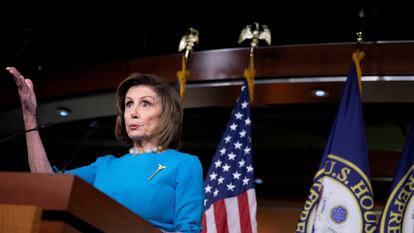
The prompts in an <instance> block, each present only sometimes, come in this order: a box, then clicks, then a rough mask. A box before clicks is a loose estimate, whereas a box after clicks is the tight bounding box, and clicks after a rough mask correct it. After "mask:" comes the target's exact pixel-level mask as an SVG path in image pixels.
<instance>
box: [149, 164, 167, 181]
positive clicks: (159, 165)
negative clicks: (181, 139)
mask: <svg viewBox="0 0 414 233" xmlns="http://www.w3.org/2000/svg"><path fill="white" fill-rule="evenodd" d="M165 168H167V166H164V165H161V164H158V168H157V170H155V171H154V173H152V175H150V177H148V180H151V179H152V178H153V177H154V176H155V175H156V174H157V173H158V172H159V171H161V170H162V169H165Z"/></svg>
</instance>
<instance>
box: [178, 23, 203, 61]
mask: <svg viewBox="0 0 414 233" xmlns="http://www.w3.org/2000/svg"><path fill="white" fill-rule="evenodd" d="M198 40H199V33H198V30H197V29H194V28H192V27H190V28H189V29H188V32H187V33H186V34H184V36H183V37H182V38H181V40H180V44H179V45H178V52H181V51H182V50H184V49H185V50H186V51H185V57H186V58H188V54H189V52H190V51H191V49H192V48H193V47H194V45H195V44H197V43H198Z"/></svg>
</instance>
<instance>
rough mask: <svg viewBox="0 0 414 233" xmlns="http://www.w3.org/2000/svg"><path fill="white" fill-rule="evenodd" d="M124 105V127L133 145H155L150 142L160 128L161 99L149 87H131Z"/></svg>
mask: <svg viewBox="0 0 414 233" xmlns="http://www.w3.org/2000/svg"><path fill="white" fill-rule="evenodd" d="M124 104H125V111H124V120H125V127H126V131H127V134H128V136H129V138H131V139H132V140H133V141H134V145H136V143H139V144H141V145H142V144H146V143H156V142H152V141H151V140H152V137H153V135H154V132H155V131H156V130H157V129H158V128H159V126H160V118H161V114H162V103H161V98H160V97H159V96H158V95H157V93H155V92H154V91H153V90H152V88H150V87H149V86H144V85H138V86H132V87H130V88H129V89H128V91H127V93H126V95H125V103H124ZM154 146H156V145H154Z"/></svg>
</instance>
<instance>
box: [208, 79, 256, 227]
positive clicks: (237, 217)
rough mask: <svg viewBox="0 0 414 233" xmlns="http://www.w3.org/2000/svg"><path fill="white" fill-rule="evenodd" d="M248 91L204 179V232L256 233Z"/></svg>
mask: <svg viewBox="0 0 414 233" xmlns="http://www.w3.org/2000/svg"><path fill="white" fill-rule="evenodd" d="M250 127H251V120H250V102H249V91H248V88H247V85H246V82H244V85H243V87H242V91H241V94H240V97H239V99H238V100H237V104H236V107H235V108H234V109H233V112H232V114H231V118H230V121H229V122H228V123H227V127H226V130H225V132H224V134H223V136H222V139H221V141H220V144H219V146H218V147H217V151H216V154H215V155H214V158H213V162H212V163H211V165H210V168H209V170H208V173H207V176H206V178H205V181H204V189H205V191H204V193H205V199H204V214H203V231H202V232H203V233H227V232H228V233H233V232H234V233H236V232H237V233H240V232H243V233H244V232H247V233H250V232H252V233H256V232H257V223H256V193H255V190H254V175H253V165H252V142H251V137H250Z"/></svg>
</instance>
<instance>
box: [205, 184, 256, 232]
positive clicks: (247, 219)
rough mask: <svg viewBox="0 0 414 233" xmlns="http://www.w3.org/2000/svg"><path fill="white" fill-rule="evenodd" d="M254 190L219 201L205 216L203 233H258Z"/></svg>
mask: <svg viewBox="0 0 414 233" xmlns="http://www.w3.org/2000/svg"><path fill="white" fill-rule="evenodd" d="M256 209H257V203H256V193H255V190H254V189H249V190H247V191H246V192H244V193H242V194H240V195H239V196H236V197H231V198H226V199H224V200H219V201H217V202H215V203H214V204H213V205H211V206H210V208H208V209H207V210H206V211H205V212H204V214H203V231H202V233H257V222H256Z"/></svg>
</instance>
